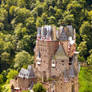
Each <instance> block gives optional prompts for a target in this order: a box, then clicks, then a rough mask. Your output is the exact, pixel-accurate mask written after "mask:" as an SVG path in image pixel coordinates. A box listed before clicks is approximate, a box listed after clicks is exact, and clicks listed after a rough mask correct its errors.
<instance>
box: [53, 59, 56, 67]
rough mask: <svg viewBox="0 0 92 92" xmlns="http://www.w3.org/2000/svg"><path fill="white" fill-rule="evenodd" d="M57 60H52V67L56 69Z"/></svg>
mask: <svg viewBox="0 0 92 92" xmlns="http://www.w3.org/2000/svg"><path fill="white" fill-rule="evenodd" d="M55 66H56V65H55V60H52V67H53V68H55Z"/></svg>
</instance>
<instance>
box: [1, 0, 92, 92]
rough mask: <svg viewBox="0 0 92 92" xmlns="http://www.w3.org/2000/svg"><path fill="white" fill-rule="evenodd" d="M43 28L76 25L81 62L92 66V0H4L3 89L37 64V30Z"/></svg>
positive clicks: (2, 26)
mask: <svg viewBox="0 0 92 92" xmlns="http://www.w3.org/2000/svg"><path fill="white" fill-rule="evenodd" d="M42 25H55V26H57V27H58V26H60V25H73V27H74V28H75V29H76V33H77V35H76V37H77V40H76V42H77V44H76V45H77V50H78V51H79V52H80V54H79V58H78V59H79V61H80V62H86V63H87V64H89V65H92V37H91V36H92V0H0V87H1V86H4V85H6V84H8V83H9V81H10V79H12V78H14V76H15V75H17V73H18V71H19V70H20V68H21V67H24V68H26V67H27V65H28V64H32V63H33V59H34V57H33V54H34V53H33V50H34V46H35V40H36V28H37V27H38V26H42ZM89 70H90V69H89ZM88 72H89V71H88ZM83 73H84V69H83V70H81V72H80V76H79V77H80V81H83V79H81V78H83V77H82V75H83ZM83 76H84V75H83ZM88 76H89V74H88V75H86V77H88ZM90 77H91V75H90ZM84 80H85V79H84ZM81 85H82V84H81ZM89 85H91V84H90V83H89ZM85 89H86V92H91V91H87V89H89V88H85ZM85 89H84V90H85ZM5 90H6V89H3V88H0V91H1V92H5ZM6 92H7V91H6ZM80 92H85V91H80Z"/></svg>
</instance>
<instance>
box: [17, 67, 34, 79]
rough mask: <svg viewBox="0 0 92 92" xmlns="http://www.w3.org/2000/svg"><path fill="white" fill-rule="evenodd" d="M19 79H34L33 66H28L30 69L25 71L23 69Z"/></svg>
mask: <svg viewBox="0 0 92 92" xmlns="http://www.w3.org/2000/svg"><path fill="white" fill-rule="evenodd" d="M18 77H20V78H27V79H28V78H33V77H34V72H33V69H32V66H31V65H29V66H28V69H24V68H22V69H21V70H20V72H19V75H18Z"/></svg>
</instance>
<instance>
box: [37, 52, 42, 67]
mask: <svg viewBox="0 0 92 92" xmlns="http://www.w3.org/2000/svg"><path fill="white" fill-rule="evenodd" d="M36 60H37V64H38V65H40V64H41V54H40V51H39V52H38V55H37V58H36Z"/></svg>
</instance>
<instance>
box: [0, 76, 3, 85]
mask: <svg viewBox="0 0 92 92" xmlns="http://www.w3.org/2000/svg"><path fill="white" fill-rule="evenodd" d="M2 83H3V75H2V74H0V84H2Z"/></svg>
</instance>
